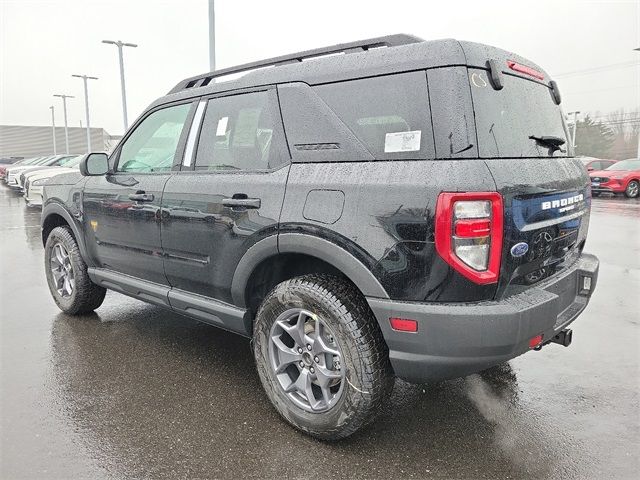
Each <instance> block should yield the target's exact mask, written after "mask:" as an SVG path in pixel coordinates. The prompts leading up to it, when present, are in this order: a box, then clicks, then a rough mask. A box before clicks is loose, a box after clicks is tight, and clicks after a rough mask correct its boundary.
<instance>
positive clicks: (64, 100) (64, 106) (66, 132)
mask: <svg viewBox="0 0 640 480" xmlns="http://www.w3.org/2000/svg"><path fill="white" fill-rule="evenodd" d="M54 97H60V98H61V99H62V111H63V112H64V144H65V146H66V153H69V127H68V126H67V98H76V97H74V96H73V95H64V94H56V95H54Z"/></svg>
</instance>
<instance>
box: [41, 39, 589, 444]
mask: <svg viewBox="0 0 640 480" xmlns="http://www.w3.org/2000/svg"><path fill="white" fill-rule="evenodd" d="M265 67H270V68H265ZM238 73H245V75H244V76H241V77H240V78H236V79H232V80H228V81H224V80H225V79H224V78H223V77H225V76H228V75H230V74H238ZM234 76H236V77H238V75H234ZM559 104H560V93H559V91H558V87H557V85H556V84H555V82H553V81H550V80H549V77H548V75H547V74H546V73H545V72H544V71H543V70H542V69H541V68H540V67H538V66H537V65H535V64H533V63H532V62H530V61H528V60H526V59H524V58H521V57H519V56H518V55H515V54H513V53H510V52H506V51H503V50H499V49H496V48H492V47H488V46H485V45H480V44H476V43H469V42H458V41H456V40H438V41H423V40H420V39H418V38H416V37H412V36H408V35H393V36H388V37H383V38H376V39H371V40H366V41H361V42H353V43H349V44H343V45H337V46H335V47H330V48H323V49H317V50H312V51H307V52H301V53H297V54H293V55H287V56H283V57H278V58H274V59H270V60H266V61H263V62H255V63H251V64H247V65H242V66H240V67H236V68H230V69H226V70H220V71H215V72H212V73H208V74H205V75H201V76H197V77H193V78H189V79H186V80H184V81H182V82H180V83H178V85H176V86H175V87H174V88H173V89H172V90H171V91H170V92H169V94H168V95H166V96H165V97H162V98H161V99H159V100H157V101H156V102H154V103H153V104H152V105H151V106H150V107H149V108H148V109H147V110H146V111H145V112H144V114H143V115H142V116H140V118H139V119H138V120H137V121H136V122H135V124H134V125H133V126H132V127H131V128H130V129H129V131H128V132H127V133H126V135H125V136H124V137H123V139H122V140H121V142H120V143H119V145H118V146H117V148H116V149H115V151H114V152H113V154H112V155H111V156H109V157H108V158H107V156H106V155H104V154H91V155H89V156H87V157H86V158H85V159H84V160H83V162H82V163H81V169H80V172H81V174H82V176H80V175H77V174H66V175H59V176H56V177H55V178H54V179H52V180H50V181H49V183H48V184H47V185H46V187H45V193H44V196H45V201H44V208H43V213H42V239H43V242H44V244H45V254H46V275H47V280H48V283H49V287H50V289H51V293H52V295H53V298H54V300H55V301H56V303H57V304H58V305H59V307H60V308H61V309H62V310H63V311H65V312H67V313H69V314H82V313H86V312H89V311H91V310H94V309H96V308H98V307H99V306H100V304H101V303H102V301H103V299H104V296H105V291H106V289H112V290H115V291H118V292H121V293H124V294H126V295H130V296H132V297H135V298H138V299H140V300H143V301H145V302H149V303H153V304H155V305H160V306H163V307H166V308H170V309H172V310H173V311H175V312H176V313H181V314H184V315H187V316H190V317H193V318H195V319H198V320H201V321H203V322H206V323H210V324H211V325H215V326H217V327H221V328H224V329H226V330H229V331H232V332H236V333H238V334H240V335H244V336H247V337H250V338H252V339H253V340H252V346H253V349H254V355H255V360H256V365H257V369H258V373H259V375H260V379H261V381H262V384H263V385H264V388H265V391H266V393H267V395H268V396H269V398H270V400H271V402H273V405H274V406H275V408H276V409H277V410H278V412H279V413H280V414H281V415H282V416H283V417H284V418H285V419H286V420H287V421H288V422H290V423H291V424H293V425H294V426H296V427H297V428H299V429H301V430H303V431H305V432H307V433H309V434H311V435H314V436H316V437H319V438H323V439H338V438H343V437H345V436H347V435H350V434H351V433H353V432H355V431H356V430H357V429H358V428H360V427H362V426H363V425H364V424H366V423H367V422H369V421H370V420H371V419H373V418H374V415H375V412H376V411H377V410H378V408H379V406H380V405H381V403H382V402H383V400H384V399H385V397H386V396H387V395H388V394H389V392H390V390H391V387H392V385H393V378H394V375H395V376H397V377H400V378H403V379H406V380H408V381H411V382H424V381H428V380H434V379H444V378H452V377H458V376H463V375H467V374H470V373H473V372H477V371H480V370H482V369H486V368H488V367H491V366H493V365H496V364H499V363H501V362H505V361H507V360H509V359H511V358H514V357H516V356H517V355H520V354H522V353H524V352H527V351H528V350H530V349H534V348H535V349H538V348H540V347H541V346H543V345H545V344H547V343H550V342H555V343H560V344H564V345H568V344H569V343H570V341H571V331H570V330H568V329H567V325H568V324H570V323H571V322H572V321H573V320H574V319H575V318H576V317H577V316H578V315H579V314H580V313H581V312H582V310H583V309H584V308H585V307H586V305H587V303H588V301H589V298H590V296H591V294H592V292H593V290H594V288H595V286H596V280H597V275H598V260H597V258H596V257H594V256H592V255H588V254H586V253H583V248H584V245H585V240H586V236H587V229H588V226H589V210H590V202H591V194H590V190H589V177H588V175H587V172H586V170H585V168H584V166H583V165H582V164H581V163H580V161H578V160H577V159H574V158H573V152H572V150H571V146H570V145H569V144H568V142H567V139H568V138H569V137H568V134H567V129H566V125H565V123H564V120H563V115H562V112H561V109H560V107H559Z"/></svg>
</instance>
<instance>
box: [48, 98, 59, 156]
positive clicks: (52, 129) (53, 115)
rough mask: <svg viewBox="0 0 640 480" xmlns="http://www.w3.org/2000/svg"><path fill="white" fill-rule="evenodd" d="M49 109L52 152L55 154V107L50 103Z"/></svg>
mask: <svg viewBox="0 0 640 480" xmlns="http://www.w3.org/2000/svg"><path fill="white" fill-rule="evenodd" d="M49 110H51V133H52V134H53V154H54V155H57V154H58V151H57V149H56V114H55V107H54V106H53V105H51V106H50V107H49Z"/></svg>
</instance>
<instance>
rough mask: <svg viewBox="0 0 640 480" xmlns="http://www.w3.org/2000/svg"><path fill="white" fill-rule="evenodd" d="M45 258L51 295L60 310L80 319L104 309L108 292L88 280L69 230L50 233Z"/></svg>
mask: <svg viewBox="0 0 640 480" xmlns="http://www.w3.org/2000/svg"><path fill="white" fill-rule="evenodd" d="M44 257H45V273H46V275H47V283H48V285H49V291H50V292H51V296H52V297H53V300H54V301H55V302H56V304H57V305H58V307H60V310H62V311H63V312H65V313H68V314H70V315H79V314H82V313H89V312H92V311H93V310H95V309H96V308H98V307H99V306H100V305H102V302H103V300H104V296H105V294H106V292H107V291H106V289H104V288H103V287H100V286H98V285H96V284H95V283H93V282H92V281H91V279H90V278H89V275H88V273H87V264H86V263H85V262H84V260H83V259H82V255H81V254H80V249H79V248H78V244H77V242H76V239H75V238H74V237H73V234H72V233H71V230H70V229H69V228H68V227H56V228H54V229H53V230H51V233H50V234H49V237H47V242H46V244H45V247H44Z"/></svg>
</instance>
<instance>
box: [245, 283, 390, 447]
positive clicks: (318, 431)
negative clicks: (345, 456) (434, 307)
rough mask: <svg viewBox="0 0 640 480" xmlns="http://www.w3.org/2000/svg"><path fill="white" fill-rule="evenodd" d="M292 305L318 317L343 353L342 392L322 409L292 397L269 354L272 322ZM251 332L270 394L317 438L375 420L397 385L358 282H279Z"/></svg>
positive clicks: (294, 422)
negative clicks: (306, 406)
mask: <svg viewBox="0 0 640 480" xmlns="http://www.w3.org/2000/svg"><path fill="white" fill-rule="evenodd" d="M291 309H304V310H307V311H310V312H313V313H314V314H315V315H317V316H318V317H320V318H321V319H322V321H323V322H324V323H325V324H326V325H327V326H328V327H329V329H330V330H331V331H332V332H333V335H334V341H335V342H336V344H337V345H338V347H339V349H340V350H341V353H342V359H343V360H342V365H341V367H342V369H345V371H344V375H345V379H344V380H343V382H345V383H344V386H343V388H342V390H341V395H340V396H339V397H338V398H337V399H336V400H335V404H334V405H333V406H332V407H330V408H329V409H328V410H326V411H323V412H320V413H317V412H310V411H308V410H305V409H303V408H300V406H298V405H296V404H295V403H294V402H293V401H292V400H291V398H290V397H289V396H288V395H287V393H285V391H284V388H283V387H282V386H281V384H280V383H279V382H278V379H277V377H276V374H275V370H274V367H273V366H272V363H271V360H270V357H269V341H270V339H271V337H270V335H271V332H272V326H273V325H274V323H275V321H276V319H278V318H279V317H280V315H282V314H285V312H287V311H291ZM253 338H254V355H255V359H256V366H257V369H258V374H259V376H260V380H261V382H262V385H263V387H264V389H265V392H266V393H267V396H268V397H269V400H271V403H272V404H273V405H274V407H275V408H276V410H277V411H278V412H279V413H280V415H282V417H283V418H284V419H285V420H286V421H287V422H289V423H290V424H291V425H293V426H294V427H296V428H298V429H299V430H302V431H303V432H305V433H307V434H309V435H312V436H314V437H317V438H319V439H322V440H339V439H342V438H345V437H348V436H349V435H351V434H353V433H354V432H356V431H357V430H359V429H360V428H362V427H363V426H365V425H367V424H368V423H370V422H371V421H373V420H374V418H375V417H376V415H377V414H378V412H379V410H380V407H381V405H382V403H383V402H384V400H385V399H386V398H387V397H388V396H389V394H390V392H391V390H392V388H393V381H394V378H393V375H392V368H391V364H390V362H389V351H388V348H387V346H386V343H385V341H384V339H383V337H382V332H381V331H380V327H379V326H378V323H377V321H376V319H375V317H374V316H373V313H372V312H371V310H370V308H369V306H368V305H367V302H366V300H365V299H364V297H363V296H362V294H361V293H360V292H359V291H358V290H357V289H356V288H355V286H354V285H352V284H351V283H349V282H347V281H345V280H343V279H341V278H338V277H336V276H332V275H324V274H322V275H320V274H314V275H305V276H302V277H297V278H293V279H291V280H287V281H285V282H282V283H280V284H279V285H277V286H276V287H275V288H274V289H273V290H272V291H271V292H270V293H269V294H268V295H267V296H266V298H265V299H264V301H263V302H262V304H261V306H260V308H259V310H258V313H257V316H256V320H255V326H254V337H253Z"/></svg>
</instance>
